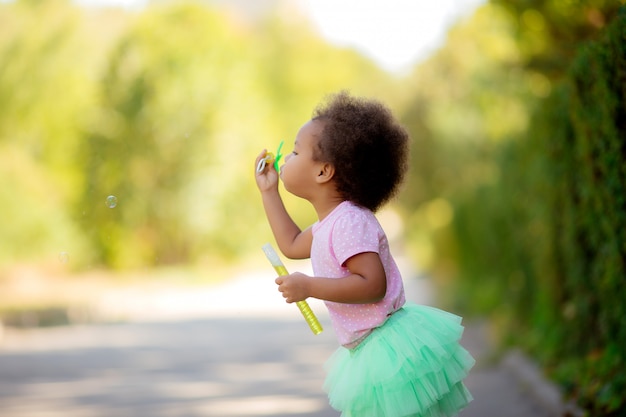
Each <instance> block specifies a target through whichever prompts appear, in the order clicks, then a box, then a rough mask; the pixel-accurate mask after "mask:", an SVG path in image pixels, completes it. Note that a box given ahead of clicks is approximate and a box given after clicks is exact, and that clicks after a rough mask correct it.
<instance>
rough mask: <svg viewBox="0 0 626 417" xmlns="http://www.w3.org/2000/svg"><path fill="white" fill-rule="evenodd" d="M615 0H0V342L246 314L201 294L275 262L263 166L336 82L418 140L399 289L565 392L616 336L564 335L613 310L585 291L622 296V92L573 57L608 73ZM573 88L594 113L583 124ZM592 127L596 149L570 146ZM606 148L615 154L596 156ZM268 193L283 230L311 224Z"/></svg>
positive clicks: (390, 225) (400, 202) (396, 219)
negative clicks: (426, 294) (424, 299)
mask: <svg viewBox="0 0 626 417" xmlns="http://www.w3.org/2000/svg"><path fill="white" fill-rule="evenodd" d="M621 4H623V2H617V1H608V0H607V1H602V0H595V1H593V2H577V1H565V0H546V1H540V0H533V1H519V0H491V1H486V0H445V1H444V0H441V1H429V2H427V1H421V0H412V1H411V0H386V1H382V0H381V1H357V0H345V1H336V0H335V1H331V0H299V1H295V0H294V1H289V0H236V1H235V0H233V1H227V0H206V1H200V0H198V1H166V0H163V1H156V0H155V1H152V2H149V1H133V0H77V1H75V2H71V1H65V0H22V1H6V0H5V1H0V318H1V320H2V321H0V346H1V344H2V342H1V339H2V331H1V330H2V328H3V326H4V328H5V329H9V328H33V327H38V326H55V325H62V324H68V323H89V322H100V321H112V320H113V321H119V320H126V319H129V318H131V317H134V318H138V317H139V318H149V317H150V316H153V317H156V316H158V317H159V319H166V318H167V316H168V315H169V316H171V317H170V318H180V317H191V316H201V315H203V314H208V313H209V312H210V314H213V315H219V313H220V311H222V312H223V311H226V310H228V311H233V310H234V311H236V310H237V309H240V308H243V304H246V305H247V306H248V307H255V304H254V303H255V302H258V298H259V297H256V295H258V291H263V290H261V288H264V286H263V285H259V286H258V287H254V290H253V291H247V292H248V294H253V295H254V296H253V297H249V299H246V301H245V302H244V301H241V302H240V304H239V305H238V304H237V303H236V302H231V303H224V302H223V300H224V298H223V297H221V296H220V293H219V290H217V289H216V288H219V287H218V286H219V285H221V284H223V283H225V282H228V281H231V282H232V281H237V282H244V283H248V282H250V281H246V280H249V279H251V277H256V275H254V274H258V273H260V272H259V271H261V270H263V269H264V268H265V273H267V274H268V276H269V277H270V278H271V276H272V271H271V270H268V269H270V268H269V266H268V265H266V261H265V259H264V258H263V254H262V252H261V251H260V247H261V245H262V244H264V243H265V242H268V241H272V236H271V232H270V229H269V227H268V226H267V223H266V221H265V217H264V215H263V210H262V207H261V204H260V201H259V197H258V192H257V190H256V187H255V185H254V178H253V170H254V166H253V165H254V159H255V156H256V155H257V154H258V153H259V152H260V150H262V149H263V148H268V149H270V150H272V149H275V148H276V146H278V143H279V142H280V141H281V140H284V141H285V143H286V150H287V151H289V150H290V147H291V143H292V141H293V139H294V136H295V134H296V132H297V130H298V128H299V127H300V126H301V125H302V124H303V123H304V122H306V121H307V120H308V118H309V117H310V116H311V114H312V111H313V109H314V108H315V106H316V105H318V104H319V103H320V102H322V101H323V100H324V98H325V97H326V96H327V95H328V94H330V93H333V92H337V91H339V90H342V89H346V90H349V91H350V92H351V93H352V94H354V95H358V96H368V97H375V98H377V99H379V100H381V101H383V102H385V103H387V104H388V105H389V107H390V108H391V109H392V110H393V112H394V113H395V114H396V115H397V117H398V118H399V119H400V120H401V121H402V123H403V124H404V125H405V126H406V127H407V129H408V130H409V132H410V134H411V138H412V153H411V170H410V173H409V176H408V179H407V182H406V184H405V185H404V187H403V189H402V193H401V195H400V196H399V198H398V199H397V200H395V201H394V202H392V203H391V204H390V205H389V206H388V207H386V208H385V209H383V210H382V211H381V212H380V213H378V215H379V218H380V219H381V222H382V223H383V225H384V226H385V227H386V228H387V231H388V233H389V234H390V236H391V237H392V238H393V245H394V248H395V249H396V250H397V252H398V254H399V257H401V258H402V260H403V262H405V265H406V270H407V271H410V275H411V276H408V277H405V279H407V280H412V279H417V278H416V277H422V278H421V279H428V282H430V284H431V285H432V287H433V288H435V293H436V294H437V298H436V299H434V300H433V303H436V304H438V305H441V306H444V307H446V308H450V309H454V310H455V311H456V312H459V313H461V314H464V315H469V316H488V317H490V318H492V319H493V322H494V323H495V324H494V327H495V328H496V329H497V330H496V331H495V333H497V334H498V335H499V336H501V338H502V339H503V340H507V341H512V342H513V343H519V340H518V339H517V338H516V334H515V333H517V332H519V334H522V335H523V337H520V339H523V341H524V342H523V343H525V344H527V345H528V346H527V347H528V349H530V350H534V351H538V352H541V354H540V355H539V356H542V358H543V360H545V361H546V363H548V364H550V366H551V367H552V369H556V371H555V375H556V377H557V378H560V380H561V381H565V383H564V384H565V385H566V386H567V384H570V385H569V389H570V391H571V392H573V391H575V389H574V388H573V387H574V385H575V384H574V382H571V381H573V380H574V381H575V380H577V378H579V377H580V375H581V372H582V371H580V369H585V371H584V372H583V373H584V376H583V377H582V380H583V381H587V380H593V381H595V380H602V381H604V380H608V379H610V378H612V376H610V375H612V374H611V373H610V371H606V372H604V371H601V369H604V368H601V367H595V366H594V365H593V364H594V363H596V362H594V361H605V362H602V363H606V364H610V365H607V369H609V368H611V367H614V366H617V365H615V364H623V358H622V357H621V356H620V355H619V354H618V353H615V352H614V351H613V348H612V347H611V348H609V347H607V346H613V345H612V344H611V343H612V342H607V343H604V342H590V341H588V340H586V339H585V337H584V335H580V334H579V331H577V330H576V329H577V328H585V327H588V326H595V324H594V323H596V322H597V321H598V320H599V319H598V314H599V313H598V311H601V310H602V309H603V308H604V307H600V306H607V307H606V308H607V311H608V312H606V313H602V314H601V315H602V317H604V319H603V320H604V321H603V323H604V327H603V329H604V330H602V331H603V332H604V333H603V334H604V335H605V336H606V337H605V338H604V339H602V337H600V338H599V339H596V340H610V338H611V337H612V336H609V335H611V334H615V331H614V330H615V329H618V328H619V323H621V322H620V321H619V320H620V319H619V317H620V314H618V313H619V311H620V310H615V308H614V307H613V305H612V304H611V305H610V306H609V304H607V303H606V300H605V299H603V298H602V297H599V296H597V297H596V296H590V295H589V294H595V292H596V291H599V292H601V293H602V294H611V293H613V294H615V291H616V288H619V284H620V283H621V279H620V278H617V277H622V276H623V273H624V262H623V255H624V247H623V241H622V240H620V239H622V237H621V236H623V230H624V228H623V227H621V226H622V225H623V224H622V223H620V222H623V216H622V214H620V213H622V211H623V209H624V207H623V206H620V204H622V203H621V202H620V201H621V200H619V201H618V200H616V199H618V198H619V195H620V194H622V195H623V188H620V187H622V186H623V178H624V177H623V175H624V174H623V172H622V171H619V169H618V168H616V167H619V166H622V164H623V153H622V154H621V157H620V156H617V157H616V156H615V155H620V152H619V151H615V149H618V150H619V149H622V150H623V145H619V143H620V142H619V140H618V139H615V138H619V137H620V136H619V135H620V133H619V132H620V131H619V130H618V128H616V127H615V126H617V122H615V120H618V119H619V117H617V116H612V115H613V114H619V112H620V111H622V110H623V106H622V107H619V106H620V105H619V103H620V98H619V96H617V98H611V97H612V96H610V94H614V93H615V92H616V91H620V90H619V88H617V87H615V86H616V85H618V83H614V84H610V83H609V84H607V85H609V87H606V88H605V89H604V90H603V89H601V88H600V89H599V88H596V87H595V85H591V84H585V82H587V83H591V82H592V81H591V80H596V79H598V77H600V78H599V79H602V77H605V78H607V79H610V74H613V73H611V72H610V71H613V69H603V70H602V71H605V72H602V73H601V74H604V75H602V76H598V75H597V73H595V72H593V71H596V70H594V68H595V67H594V66H593V65H588V62H589V61H590V62H593V59H594V58H593V57H594V56H595V55H590V56H591V58H589V57H588V56H587V55H581V54H583V53H584V51H592V52H586V53H588V54H592V53H593V50H594V49H593V48H591V47H584V45H587V43H588V42H605V43H603V44H600V45H612V46H601V47H606V48H614V49H611V51H612V52H611V53H607V54H604V55H602V56H605V57H606V56H608V57H613V58H607V61H606V62H607V63H606V65H605V66H606V68H612V67H610V65H609V64H610V63H612V62H622V61H620V60H619V59H618V58H616V57H619V52H615V51H617V50H618V49H619V44H620V43H619V42H618V43H616V44H613V43H610V42H609V41H602V39H605V38H603V37H602V36H608V35H603V34H604V33H605V32H606V31H607V30H608V29H607V28H608V27H609V26H610V23H611V22H613V21H617V20H618V19H617V16H618V9H619V7H620V5H621ZM623 14H624V12H623V11H622V15H623ZM615 45H618V46H615ZM585 48H587V49H585ZM598 48H600V46H599V47H598ZM616 48H617V49H616ZM581 51H582V52H581ZM600 55H601V54H599V55H598V56H600ZM581 56H582V57H581ZM603 62H604V61H603ZM616 65H617V64H616ZM602 68H605V67H602ZM585 71H589V73H587V72H585ZM597 71H600V70H597ZM614 71H615V73H618V72H619V71H617V70H614ZM606 74H609V75H606ZM583 80H585V81H583ZM611 82H613V81H611ZM587 91H589V92H591V91H593V94H596V95H597V96H598V97H601V99H598V102H599V103H602V104H601V105H597V106H595V107H594V108H595V109H597V110H598V111H599V113H597V114H596V113H593V114H592V113H588V114H589V119H588V120H587V119H585V117H586V114H587V113H586V112H585V111H583V110H580V109H586V107H585V106H586V104H585V103H586V102H585V100H586V99H587V98H588V97H587V96H585V95H584V94H583V93H584V92H587ZM615 94H617V93H615ZM571 97H574V98H573V99H571ZM594 97H595V96H594ZM606 97H609V98H606ZM622 98H623V97H622ZM622 101H623V100H622ZM571 103H574V104H571ZM577 103H578V104H577ZM605 103H608V104H606V105H605ZM615 103H618V104H615ZM576 105H579V106H580V108H579V107H575V106H576ZM571 106H574V107H571ZM604 110H606V114H605V113H602V111H604ZM611 112H613V113H611ZM603 117H604V118H603ZM622 117H623V115H622ZM581 120H582V121H581ZM590 120H591V121H593V123H596V122H597V123H608V124H610V123H613V125H611V126H613V127H611V128H610V129H609V128H606V129H605V128H598V127H597V126H595V125H594V126H592V127H591V128H587V127H585V126H587V125H586V124H585V123H588V124H591V123H592V122H591V121H590ZM598 120H600V122H598ZM607 120H609V121H607ZM610 120H613V122H611V121H610ZM559 123H560V124H559ZM602 126H604V125H602ZM622 127H623V126H622ZM611 129H613V130H611ZM616 129H617V130H616ZM587 131H592V132H604V133H606V132H609V133H606V136H602V137H603V138H604V137H606V138H609V139H607V140H609V141H610V140H613V142H610V143H612V145H610V146H609V145H607V146H606V147H603V146H600V145H597V147H596V148H594V147H593V146H592V145H589V144H587V142H584V141H583V139H571V138H580V137H586V136H584V135H585V134H583V133H580V132H587ZM611 132H612V133H611ZM615 132H618V133H615ZM604 133H603V134H604ZM581 135H582V136H581ZM611 135H613V136H611ZM621 135H623V131H622V132H621ZM594 137H596V136H594ZM621 137H622V138H623V136H621ZM589 143H595V142H592V141H590V140H589ZM594 146H595V145H594ZM620 146H621V148H620ZM605 154H606V155H610V157H611V158H617V160H614V159H610V160H609V159H606V161H608V162H606V164H605V165H606V166H605V165H602V164H604V162H603V161H604V159H603V158H604V155H605ZM606 158H609V156H606ZM619 158H621V159H619ZM596 161H599V162H597V163H598V164H599V166H601V167H600V168H597V167H596V166H595V165H593V164H596ZM567 164H570V165H567ZM577 164H579V165H577ZM584 164H592V165H593V166H591V165H589V166H590V168H588V169H583V170H577V169H575V168H573V167H576V166H580V165H583V166H584ZM568 170H569V171H568ZM612 170H613V171H612ZM612 172H613V173H615V177H610V175H612V174H611V173H612ZM607 178H613V180H609V179H607ZM615 178H616V179H615ZM581 184H582V185H581ZM605 186H606V187H609V188H608V191H607V192H604V191H603V190H604V188H603V187H605ZM611 187H613V188H611ZM594 190H595V191H594ZM598 190H600V191H598ZM620 190H621V191H620ZM594 193H597V195H596V194H594ZM283 195H284V197H285V200H286V204H287V206H288V208H289V209H290V211H291V212H292V213H293V215H294V217H295V219H296V221H297V222H298V223H299V224H301V225H302V226H303V227H304V226H306V225H308V224H310V223H312V222H314V221H315V220H316V219H315V217H314V212H313V211H312V210H311V208H310V207H309V206H308V205H307V204H306V203H304V202H302V201H299V200H297V199H295V198H293V197H291V196H289V195H287V193H285V192H283ZM596 197H597V198H596ZM581 201H582V203H581ZM620 207H621V208H620ZM606 213H609V215H607V216H606V217H604V216H603V215H604V214H606ZM607 218H608V219H610V220H607V221H608V222H609V223H604V222H605V220H604V219H607ZM611 221H612V222H613V223H610V222H611ZM594 224H601V225H602V227H599V228H593V227H592V225H594ZM615 230H622V235H616V234H615V233H617V232H615ZM580 242H583V243H580ZM603 242H604V243H606V242H608V243H606V244H604V246H602V245H601V243H603ZM620 242H621V243H620ZM580 245H582V246H580ZM295 265H297V266H298V267H300V268H302V269H306V268H307V265H306V264H303V263H297V264H295ZM594 274H595V275H594ZM588 276H593V277H601V278H598V279H597V280H594V281H593V282H598V283H600V282H601V283H602V284H598V287H597V288H596V287H594V286H593V285H595V284H593V285H591V284H587V283H586V282H587V281H586V278H585V277H588ZM424 277H426V278H424ZM242 280H243V281H242ZM583 283H584V284H583ZM577 285H578V286H580V288H579V287H577ZM246 288H249V287H246V286H245V285H243V286H242V287H241V293H246ZM581 288H582V289H581ZM268 291H274V289H273V288H271V286H270V288H269V290H268ZM619 291H621V290H618V293H619ZM622 293H623V291H622ZM206 300H212V301H210V302H207V301H206ZM242 300H243V299H242ZM255 300H256V301H255ZM274 301H276V300H275V299H271V301H267V300H265V301H261V303H266V304H271V303H273V302H274ZM278 301H280V300H278ZM220 302H222V303H221V304H220ZM142 303H143V304H142ZM251 303H252V304H251ZM264 305H265V304H264ZM529 306H532V308H530V311H529V310H528V308H529ZM280 308H282V306H281V307H280ZM229 309H230V310H229ZM602 311H604V310H602ZM581 322H584V323H585V324H583V325H581V324H580V323H581ZM2 323H4V324H2ZM590 323H591V324H590ZM554 328H558V329H560V330H559V331H557V332H555V333H553V336H552V337H551V338H548V339H546V338H545V337H544V334H545V329H554ZM509 329H516V330H515V331H513V332H511V331H509ZM576 332H578V333H576ZM573 333H575V334H576V335H578V336H572V334H573ZM622 333H623V331H622ZM622 333H620V334H622ZM564 340H576V347H575V348H571V349H564V348H562V344H563V341H564ZM559 357H561V358H562V357H568V358H571V360H570V361H569V362H567V364H566V365H565V366H563V367H562V368H559V367H558V366H557V365H555V361H554V358H559ZM580 358H583V359H582V360H579V359H580ZM590 358H591V359H590ZM582 362H584V365H580V363H582ZM590 364H591V365H590ZM611 364H612V365H611ZM598 369H600V370H598ZM611 369H612V368H611ZM594 372H600V373H601V374H602V375H596V374H594ZM602 372H604V373H602ZM609 374H610V375H609ZM607 375H609V376H607ZM598 378H599V379H598ZM602 378H604V379H602ZM622 382H624V381H622ZM609 385H610V384H609ZM609 385H602V384H600V385H599V386H598V387H595V388H589V390H588V391H584V392H582V393H581V392H578V395H580V396H581V397H582V398H584V399H585V401H588V402H593V401H595V400H591V399H593V398H596V397H597V396H596V394H597V393H598V392H603V393H604V394H603V395H604V396H605V397H602V396H600V397H599V398H600V399H601V401H602V398H607V399H606V401H605V402H606V403H607V404H609V403H610V404H613V405H611V406H614V404H616V403H615V399H614V398H615V395H612V392H614V391H615V392H618V391H619V390H618V387H621V385H615V386H609ZM607 386H608V388H607ZM611 401H613V402H611ZM619 404H621V403H618V405H619ZM0 414H1V413H0Z"/></svg>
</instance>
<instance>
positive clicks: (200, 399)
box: [0, 278, 544, 417]
mask: <svg viewBox="0 0 626 417" xmlns="http://www.w3.org/2000/svg"><path fill="white" fill-rule="evenodd" d="M251 282H258V280H257V279H256V278H255V280H254V281H250V282H247V281H245V280H244V283H243V284H242V282H238V283H237V282H233V283H232V284H228V285H227V286H226V287H223V288H216V289H215V290H214V291H209V292H208V293H207V294H213V295H215V297H216V298H217V299H215V300H213V301H211V302H214V303H218V301H219V300H224V297H229V295H228V288H231V287H232V288H235V289H236V292H237V296H238V297H240V296H241V287H242V286H243V287H245V288H248V293H249V294H252V295H253V296H254V299H255V300H256V303H242V305H243V304H246V305H248V306H249V307H251V308H250V309H248V310H238V309H233V310H232V311H230V312H229V314H226V315H217V316H216V315H215V314H213V315H209V316H207V317H201V318H195V319H193V318H190V317H182V316H181V315H180V314H179V315H178V316H176V319H175V320H170V321H165V320H156V321H153V322H146V321H134V322H132V321H131V322H128V323H124V324H108V325H106V324H103V325H88V326H66V327H57V328H46V329H31V330H20V331H16V330H10V329H5V330H4V335H3V336H0V416H2V417H131V416H137V417H170V416H177V417H187V416H189V417H191V416H211V417H228V416H239V417H252V416H276V417H296V416H298V417H308V416H311V417H313V416H317V417H337V416H338V415H339V414H338V413H337V412H335V411H334V410H332V409H331V408H330V407H329V406H328V404H327V399H326V395H325V393H324V392H323V391H322V382H323V378H324V371H323V368H322V365H323V363H324V361H325V360H326V358H327V357H328V356H329V355H330V354H331V353H332V352H333V351H334V349H335V348H336V341H335V339H334V334H333V332H332V330H331V329H330V325H329V323H328V319H327V316H325V315H324V312H323V307H321V306H320V305H319V304H318V305H315V304H312V306H313V307H314V310H315V311H316V312H317V313H318V315H319V316H320V319H321V321H322V324H323V325H324V327H325V328H326V330H325V331H324V332H323V333H322V334H321V335H318V336H314V335H313V334H312V333H311V332H310V330H309V329H308V327H307V326H306V324H304V322H303V321H302V319H301V317H300V316H299V314H298V313H297V311H295V312H294V310H293V309H294V308H295V307H293V306H283V305H282V304H281V307H280V309H278V310H273V309H272V308H273V307H275V306H276V305H277V302H278V301H280V299H279V298H273V297H274V293H273V292H272V294H273V295H272V298H268V302H267V305H266V307H267V308H264V307H263V305H262V304H263V303H262V302H261V303H259V299H265V298H266V297H265V296H264V295H263V294H262V291H261V290H258V291H257V290H255V288H250V285H252V284H251ZM407 293H409V294H412V296H410V297H409V298H410V299H412V300H413V301H416V302H425V301H427V300H428V299H429V298H430V296H431V295H430V293H429V290H428V285H427V282H426V281H423V280H413V281H410V282H408V285H407ZM174 294H177V295H176V297H178V298H179V299H180V298H181V297H182V296H181V293H176V292H174ZM207 294H205V296H203V297H204V300H205V301H206V300H207V297H208V295H207ZM230 296H231V297H234V295H233V294H230ZM218 299H219V300H218ZM226 299H228V298H226ZM230 299H231V300H232V298H230ZM183 301H184V302H185V303H187V304H193V299H184V297H183ZM209 301H210V300H209ZM138 303H139V301H138ZM169 304H171V303H169ZM169 304H168V302H164V301H163V300H160V301H158V302H157V301H153V302H152V304H150V305H152V306H155V305H161V306H162V305H169ZM218 304H219V303H218ZM231 304H232V303H231ZM270 305H271V306H272V308H270ZM146 306H148V305H146ZM146 306H144V307H146ZM223 310H224V309H223V308H220V309H219V311H223ZM176 311H177V312H178V313H180V312H181V311H182V309H181V307H180V306H177V307H176ZM463 344H464V345H465V346H466V347H467V348H468V349H469V350H470V352H472V354H473V355H474V356H475V357H476V358H477V359H478V363H477V365H476V367H475V369H474V371H473V372H472V373H471V374H470V377H469V378H468V379H467V385H468V387H469V389H470V391H471V392H472V393H473V395H474V397H475V401H474V402H473V403H471V404H470V406H469V407H468V408H467V409H466V410H464V411H463V412H462V413H461V417H478V416H480V417H526V416H528V417H530V416H538V417H541V416H543V415H544V414H543V411H542V410H540V409H539V408H538V407H536V406H535V404H534V403H533V402H532V400H531V399H530V397H529V396H528V395H527V393H526V392H525V390H524V388H523V387H521V386H520V385H519V384H518V383H517V382H516V380H515V379H514V378H513V377H512V376H511V375H510V374H509V373H508V372H507V371H506V370H505V369H503V368H502V367H501V366H498V364H497V363H495V364H494V363H492V362H491V361H490V347H489V344H488V343H487V338H486V334H485V329H484V326H482V325H480V324H470V325H469V326H468V327H467V329H466V333H465V335H464V339H463Z"/></svg>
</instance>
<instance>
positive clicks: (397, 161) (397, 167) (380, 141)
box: [313, 91, 409, 212]
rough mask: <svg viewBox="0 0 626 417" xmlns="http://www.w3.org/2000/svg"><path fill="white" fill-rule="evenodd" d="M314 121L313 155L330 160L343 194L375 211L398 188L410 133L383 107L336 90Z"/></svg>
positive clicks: (406, 162) (407, 150)
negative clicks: (316, 131) (317, 131)
mask: <svg viewBox="0 0 626 417" xmlns="http://www.w3.org/2000/svg"><path fill="white" fill-rule="evenodd" d="M313 120H318V121H321V122H322V123H323V124H324V126H323V128H322V133H321V135H320V139H319V141H318V143H317V149H315V153H314V158H315V159H316V160H317V161H323V162H329V163H331V164H333V166H334V167H335V176H334V177H333V178H334V180H335V182H336V185H337V191H338V192H339V193H340V194H341V196H342V197H343V198H345V199H346V200H349V201H351V202H353V203H355V204H358V205H360V206H363V207H366V208H368V209H370V210H372V211H374V212H375V211H376V210H378V209H379V208H380V207H381V206H382V205H383V204H384V203H386V202H387V201H389V200H390V199H391V198H392V197H393V196H394V195H395V194H396V193H397V191H398V188H399V186H400V184H401V183H402V180H403V179H404V174H405V172H406V170H407V168H408V153H409V135H408V134H407V132H406V130H405V129H404V128H403V127H402V126H401V125H400V124H399V123H398V122H397V121H396V120H395V119H394V117H393V115H392V114H391V111H390V110H389V109H388V108H387V107H385V106H384V105H383V104H382V103H380V102H378V101H376V100H371V99H365V98H357V97H352V96H350V95H349V94H348V93H347V92H346V91H341V92H339V93H337V94H334V95H331V96H330V97H329V98H328V101H327V102H326V103H322V104H321V105H320V106H319V107H317V108H316V109H315V111H314V113H313Z"/></svg>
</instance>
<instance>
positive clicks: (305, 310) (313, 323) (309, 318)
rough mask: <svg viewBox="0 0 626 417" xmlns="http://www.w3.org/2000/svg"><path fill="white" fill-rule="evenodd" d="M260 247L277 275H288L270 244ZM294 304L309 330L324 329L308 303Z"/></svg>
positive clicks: (318, 332) (315, 331)
mask: <svg viewBox="0 0 626 417" xmlns="http://www.w3.org/2000/svg"><path fill="white" fill-rule="evenodd" d="M262 249H263V252H265V256H266V257H267V260H268V261H270V263H271V264H272V266H273V267H274V270H275V271H276V273H278V275H289V273H288V272H287V268H285V265H283V263H282V261H281V260H280V258H279V257H278V254H277V253H276V251H275V250H274V248H273V247H272V245H270V244H269V243H266V244H265V245H263V248H262ZM296 305H297V306H298V308H299V309H300V312H301V313H302V315H303V316H304V319H305V320H306V322H307V324H308V325H309V327H310V328H311V331H312V332H313V333H314V334H316V335H317V334H320V333H322V331H323V330H324V329H323V328H322V325H321V324H320V322H319V321H318V320H317V317H315V314H314V313H313V310H311V307H309V303H307V302H306V301H305V300H303V301H297V302H296Z"/></svg>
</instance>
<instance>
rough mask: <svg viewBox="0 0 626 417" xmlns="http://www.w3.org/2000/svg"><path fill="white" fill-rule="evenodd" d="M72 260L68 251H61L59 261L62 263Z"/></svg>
mask: <svg viewBox="0 0 626 417" xmlns="http://www.w3.org/2000/svg"><path fill="white" fill-rule="evenodd" d="M69 260H70V254H69V253H67V252H59V261H61V263H64V264H66V263H68V262H69Z"/></svg>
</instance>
